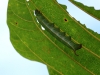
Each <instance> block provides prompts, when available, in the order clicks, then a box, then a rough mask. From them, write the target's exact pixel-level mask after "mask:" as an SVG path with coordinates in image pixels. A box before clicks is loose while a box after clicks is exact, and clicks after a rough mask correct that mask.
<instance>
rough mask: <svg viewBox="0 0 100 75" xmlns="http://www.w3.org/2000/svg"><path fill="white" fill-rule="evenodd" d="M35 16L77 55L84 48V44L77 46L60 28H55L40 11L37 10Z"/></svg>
mask: <svg viewBox="0 0 100 75" xmlns="http://www.w3.org/2000/svg"><path fill="white" fill-rule="evenodd" d="M35 15H36V18H37V20H38V22H39V23H40V24H41V25H42V26H43V27H44V28H45V29H46V30H47V31H48V32H49V33H50V34H51V35H52V36H53V37H55V38H56V39H57V40H59V41H60V42H61V43H63V44H64V45H65V46H67V47H69V48H71V49H72V50H73V51H74V53H75V55H77V54H76V50H78V49H80V48H82V44H76V43H74V42H73V41H72V40H71V37H70V36H66V33H65V32H61V31H60V28H57V27H55V26H54V23H50V22H49V21H48V20H47V19H46V18H45V17H44V16H43V14H42V13H41V12H40V11H39V10H37V9H36V10H35Z"/></svg>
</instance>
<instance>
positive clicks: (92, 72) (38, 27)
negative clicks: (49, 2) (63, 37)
mask: <svg viewBox="0 0 100 75" xmlns="http://www.w3.org/2000/svg"><path fill="white" fill-rule="evenodd" d="M31 2H32V1H31ZM32 3H33V2H32ZM26 5H27V3H26ZM33 5H34V6H35V4H34V3H33ZM35 7H36V6H35ZM27 8H28V6H27ZM36 8H37V9H39V8H38V7H36ZM28 9H29V11H30V8H28ZM30 14H31V16H32V13H31V11H30ZM42 14H43V13H42ZM43 15H44V14H43ZM44 16H45V15H44ZM45 17H46V16H45ZM32 18H33V21H34V17H33V16H32ZM46 19H48V18H47V17H46ZM48 20H49V19H48ZM49 21H50V20H49ZM50 22H51V21H50ZM34 23H35V25H36V26H37V27H38V25H37V24H36V22H35V21H34ZM38 28H39V27H38ZM39 30H40V31H41V33H42V34H43V35H44V36H46V37H47V38H48V40H49V41H50V42H52V43H53V44H54V45H55V46H56V47H57V48H58V49H59V50H61V51H62V52H63V53H64V54H65V55H66V56H68V57H69V58H70V59H72V60H73V61H74V62H76V63H77V64H78V65H79V66H81V67H82V68H83V69H85V70H86V71H88V72H89V73H90V74H92V75H95V74H94V73H93V72H91V71H90V70H89V69H87V68H86V67H84V66H83V65H81V64H80V63H79V62H77V61H76V60H74V59H73V58H72V57H71V56H70V55H68V54H67V53H65V52H64V51H63V49H61V48H59V46H57V45H56V44H55V42H54V41H52V40H51V39H50V38H49V37H48V36H47V35H46V34H45V33H44V32H43V31H42V30H41V29H40V28H39ZM67 35H68V34H67ZM72 39H73V38H72ZM74 41H75V40H74Z"/></svg>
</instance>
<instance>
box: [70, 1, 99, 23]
mask: <svg viewBox="0 0 100 75" xmlns="http://www.w3.org/2000/svg"><path fill="white" fill-rule="evenodd" d="M69 1H70V2H71V3H72V4H74V5H75V6H77V7H78V8H79V9H81V10H82V11H84V12H86V13H87V14H89V15H90V16H92V17H93V18H95V19H97V20H99V21H100V18H98V17H96V16H95V14H91V13H89V12H88V11H87V10H84V9H83V8H81V7H80V6H78V5H77V4H75V3H74V2H73V1H72V0H69ZM75 2H76V1H75ZM81 4H82V3H81ZM82 5H83V4H82ZM83 6H84V5H83ZM84 7H85V6H84ZM88 8H89V7H88ZM94 11H95V12H96V11H97V10H95V9H94Z"/></svg>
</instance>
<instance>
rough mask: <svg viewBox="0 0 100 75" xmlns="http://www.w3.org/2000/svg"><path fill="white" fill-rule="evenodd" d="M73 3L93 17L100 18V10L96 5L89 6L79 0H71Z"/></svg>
mask: <svg viewBox="0 0 100 75" xmlns="http://www.w3.org/2000/svg"><path fill="white" fill-rule="evenodd" d="M69 1H70V2H71V3H73V4H74V5H75V6H77V7H78V8H80V9H81V10H83V11H84V12H86V13H87V14H89V15H91V16H92V17H94V18H96V19H97V20H100V10H95V9H94V7H88V6H85V5H83V4H82V3H80V2H77V1H75V0H69Z"/></svg>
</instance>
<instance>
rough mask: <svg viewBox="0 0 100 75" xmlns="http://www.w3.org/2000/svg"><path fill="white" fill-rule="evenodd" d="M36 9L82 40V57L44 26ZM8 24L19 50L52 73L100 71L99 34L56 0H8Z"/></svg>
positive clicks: (96, 74) (86, 74)
mask: <svg viewBox="0 0 100 75" xmlns="http://www.w3.org/2000/svg"><path fill="white" fill-rule="evenodd" d="M35 9H38V10H40V11H41V12H42V13H43V15H44V16H45V17H46V18H47V19H48V20H49V21H50V22H51V23H55V25H56V26H57V27H59V28H60V29H61V31H65V32H66V35H70V36H71V37H72V40H73V41H74V42H76V43H82V45H83V48H82V49H80V50H78V51H77V54H79V56H75V55H74V53H73V51H72V50H71V49H69V48H68V47H67V46H64V45H63V44H62V43H61V42H59V40H57V39H55V38H54V37H53V36H52V35H51V34H49V32H47V31H46V30H42V29H41V26H40V24H39V23H37V21H36V17H35V16H34V12H33V11H34V10H35ZM64 19H67V22H66V21H65V20H64ZM7 24H8V27H9V30H10V40H11V43H12V45H13V46H14V48H15V49H16V51H17V52H18V53H19V54H20V55H22V56H23V57H25V58H27V59H29V60H33V61H38V62H41V63H44V64H46V65H47V67H48V71H49V74H50V75H91V74H92V75H99V74H100V67H99V66H100V46H99V45H100V35H99V34H97V33H95V32H93V31H92V30H89V29H87V28H86V27H85V26H84V25H82V24H80V23H79V22H77V21H76V20H75V19H74V18H72V17H71V16H70V15H69V14H68V12H66V10H65V7H64V8H63V7H62V5H59V4H58V3H57V2H56V1H55V0H29V1H25V0H9V3H8V10H7Z"/></svg>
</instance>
